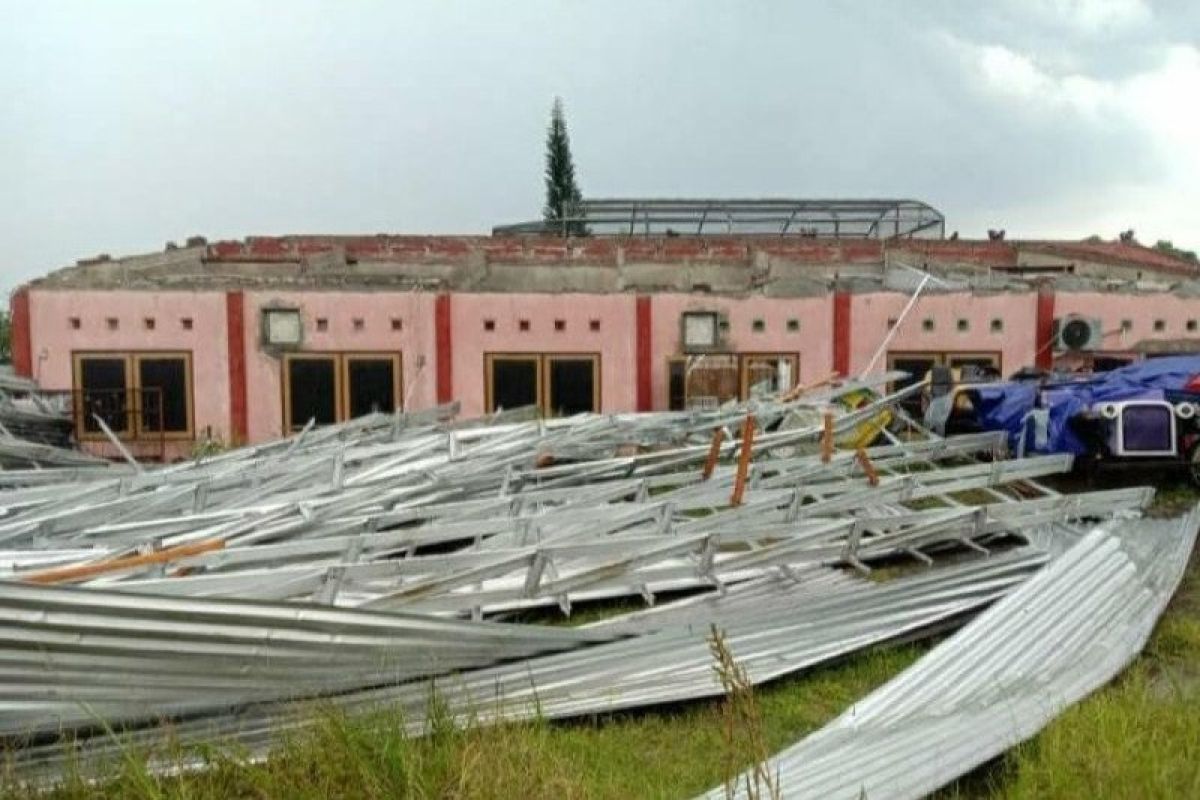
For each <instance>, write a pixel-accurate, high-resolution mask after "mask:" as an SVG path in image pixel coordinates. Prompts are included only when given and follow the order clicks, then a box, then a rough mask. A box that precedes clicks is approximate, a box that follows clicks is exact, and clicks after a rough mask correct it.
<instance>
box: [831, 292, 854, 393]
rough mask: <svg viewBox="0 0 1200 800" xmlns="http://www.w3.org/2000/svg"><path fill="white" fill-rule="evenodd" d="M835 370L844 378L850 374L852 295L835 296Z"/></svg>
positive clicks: (842, 293)
mask: <svg viewBox="0 0 1200 800" xmlns="http://www.w3.org/2000/svg"><path fill="white" fill-rule="evenodd" d="M833 369H834V372H837V373H838V374H839V375H842V376H843V377H845V376H848V375H849V374H850V293H849V292H834V294H833Z"/></svg>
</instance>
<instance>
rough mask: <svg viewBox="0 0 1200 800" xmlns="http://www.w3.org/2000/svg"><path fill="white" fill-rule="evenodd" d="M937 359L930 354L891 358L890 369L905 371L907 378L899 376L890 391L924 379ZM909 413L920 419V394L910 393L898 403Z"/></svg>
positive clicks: (898, 389)
mask: <svg viewBox="0 0 1200 800" xmlns="http://www.w3.org/2000/svg"><path fill="white" fill-rule="evenodd" d="M935 364H937V361H936V360H935V359H934V358H933V357H932V356H909V357H901V358H896V359H893V360H892V369H894V370H900V371H902V372H907V373H908V377H907V378H901V379H900V380H898V381H896V383H895V385H893V386H892V391H894V392H898V391H900V390H901V389H906V388H908V387H909V386H912V385H913V384H914V383H919V382H920V381H923V380H925V376H926V375H928V374H929V371H930V370H931V369H933V367H934V365H935ZM900 405H901V407H903V408H904V410H905V411H907V412H908V413H909V415H911V416H913V417H914V418H916V419H918V420H919V419H921V417H922V413H921V395H920V394H919V393H918V394H916V395H910V396H909V397H907V398H905V400H904V401H903V402H902V403H901V404H900Z"/></svg>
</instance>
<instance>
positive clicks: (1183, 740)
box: [939, 478, 1200, 800]
mask: <svg viewBox="0 0 1200 800" xmlns="http://www.w3.org/2000/svg"><path fill="white" fill-rule="evenodd" d="M1158 488H1159V492H1158V495H1157V496H1156V498H1155V502H1154V505H1153V506H1152V507H1151V509H1150V513H1151V515H1153V516H1175V515H1177V514H1180V513H1182V512H1184V511H1186V510H1187V509H1189V508H1191V506H1192V505H1194V504H1195V503H1196V501H1197V499H1200V494H1198V493H1197V492H1196V491H1195V490H1194V489H1192V488H1191V487H1190V486H1188V485H1187V484H1185V483H1182V482H1181V481H1178V480H1172V479H1170V478H1167V479H1166V480H1163V481H1162V483H1161V485H1160V486H1159V487H1158ZM939 796H942V797H967V798H1014V799H1017V800H1023V799H1024V798H1051V799H1052V800H1053V799H1054V798H1061V799H1062V800H1068V799H1071V800H1073V799H1074V798H1132V797H1136V798H1160V797H1161V798H1174V797H1200V553H1193V554H1192V560H1191V563H1190V564H1189V566H1188V570H1187V572H1186V573H1185V576H1184V579H1183V582H1182V583H1181V585H1180V587H1179V590H1178V591H1177V592H1176V594H1175V596H1174V598H1172V600H1171V604H1170V605H1169V606H1168V608H1167V611H1166V612H1165V613H1164V614H1163V616H1162V618H1161V619H1160V620H1159V624H1158V626H1157V627H1156V628H1155V630H1154V633H1153V634H1152V636H1151V638H1150V641H1149V642H1148V643H1147V646H1146V649H1145V650H1144V651H1143V653H1142V654H1141V655H1140V656H1139V657H1138V658H1137V659H1136V660H1135V661H1134V663H1133V664H1132V665H1131V666H1130V668H1129V669H1128V670H1126V671H1125V672H1124V673H1123V674H1122V675H1121V676H1119V677H1118V678H1117V680H1115V681H1114V682H1113V683H1111V684H1110V685H1108V686H1105V687H1103V688H1102V689H1100V690H1099V691H1097V692H1096V693H1095V694H1093V695H1091V696H1090V697H1088V698H1086V699H1085V700H1083V701H1082V702H1080V703H1079V704H1078V705H1076V706H1074V707H1072V708H1071V709H1068V710H1067V711H1066V712H1065V713H1064V714H1063V715H1062V716H1060V717H1058V718H1057V719H1055V720H1054V721H1053V722H1051V723H1050V724H1049V725H1048V726H1046V728H1045V729H1043V730H1042V731H1041V733H1039V734H1038V735H1037V736H1036V737H1034V738H1033V739H1031V740H1030V741H1028V742H1026V743H1025V744H1023V745H1021V746H1020V747H1017V748H1016V749H1014V750H1011V751H1009V752H1008V753H1006V754H1005V755H1004V756H1002V757H1001V758H999V759H997V760H996V761H994V762H993V763H991V764H989V765H987V766H985V767H984V768H982V769H980V770H978V771H976V772H975V773H973V774H971V775H969V776H967V777H966V778H964V779H963V780H961V781H959V782H958V783H957V784H956V785H954V786H951V787H949V788H948V789H946V790H945V791H943V792H941V793H939Z"/></svg>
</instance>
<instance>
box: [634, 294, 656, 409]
mask: <svg viewBox="0 0 1200 800" xmlns="http://www.w3.org/2000/svg"><path fill="white" fill-rule="evenodd" d="M650 333H651V331H650V298H649V297H648V296H645V295H640V296H639V297H638V298H637V410H638V411H650V410H651V409H652V408H653V406H654V394H653V392H652V391H651V389H650V386H651V377H652V366H653V365H652V364H651V361H652V349H651V347H650Z"/></svg>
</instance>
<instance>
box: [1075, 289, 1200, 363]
mask: <svg viewBox="0 0 1200 800" xmlns="http://www.w3.org/2000/svg"><path fill="white" fill-rule="evenodd" d="M1067 314H1081V315H1083V316H1085V317H1099V318H1100V319H1101V320H1102V322H1103V327H1104V332H1105V336H1104V349H1105V350H1126V349H1128V348H1131V347H1133V346H1134V345H1135V344H1137V343H1138V342H1140V341H1142V340H1143V339H1183V338H1187V339H1194V338H1198V337H1200V322H1198V323H1197V330H1192V331H1189V330H1188V329H1187V322H1188V320H1198V321H1200V298H1194V297H1179V296H1177V295H1173V294H1166V293H1161V294H1157V293H1156V294H1144V295H1130V294H1110V293H1105V292H1059V293H1058V294H1057V295H1056V296H1055V298H1054V315H1055V316H1056V317H1062V316H1065V315H1067ZM1126 319H1127V320H1130V321H1131V322H1132V323H1133V327H1132V329H1131V330H1130V331H1129V332H1128V333H1121V330H1120V329H1121V321H1122V320H1126ZM1158 319H1161V320H1163V322H1165V323H1166V327H1165V330H1162V331H1155V330H1154V321H1155V320H1158Z"/></svg>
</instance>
